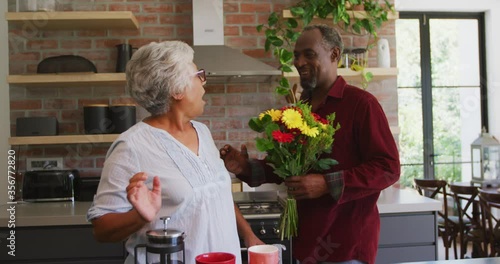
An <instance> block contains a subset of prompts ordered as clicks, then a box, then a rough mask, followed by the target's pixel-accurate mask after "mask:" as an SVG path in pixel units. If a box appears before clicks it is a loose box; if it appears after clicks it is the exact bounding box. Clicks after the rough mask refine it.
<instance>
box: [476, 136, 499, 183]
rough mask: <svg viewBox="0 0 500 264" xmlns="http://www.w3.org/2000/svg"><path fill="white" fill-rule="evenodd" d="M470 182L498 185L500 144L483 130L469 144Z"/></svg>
mask: <svg viewBox="0 0 500 264" xmlns="http://www.w3.org/2000/svg"><path fill="white" fill-rule="evenodd" d="M471 157H472V182H475V183H481V184H483V185H484V184H492V185H495V186H496V185H498V184H499V183H500V143H499V142H498V140H497V139H496V138H495V137H493V136H491V135H490V134H489V133H487V132H486V129H485V128H483V131H482V133H481V134H480V135H479V138H477V139H476V140H474V142H472V144H471Z"/></svg>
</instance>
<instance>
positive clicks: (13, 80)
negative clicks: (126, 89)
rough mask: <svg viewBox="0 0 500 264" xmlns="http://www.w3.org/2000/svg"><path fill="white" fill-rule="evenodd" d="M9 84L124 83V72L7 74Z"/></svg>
mask: <svg viewBox="0 0 500 264" xmlns="http://www.w3.org/2000/svg"><path fill="white" fill-rule="evenodd" d="M7 82H8V83H9V84H17V85H29V86H49V85H78V84H85V85H98V84H100V85H105V84H125V82H126V78H125V73H121V72H120V73H54V74H52V73H47V74H23V75H9V76H7Z"/></svg>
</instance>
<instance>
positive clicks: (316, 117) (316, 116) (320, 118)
mask: <svg viewBox="0 0 500 264" xmlns="http://www.w3.org/2000/svg"><path fill="white" fill-rule="evenodd" d="M311 114H312V116H313V117H314V121H317V122H320V123H322V124H325V125H328V120H326V119H324V118H323V117H321V116H319V115H318V114H316V113H311Z"/></svg>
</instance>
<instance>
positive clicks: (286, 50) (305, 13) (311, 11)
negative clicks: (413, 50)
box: [257, 0, 394, 102]
mask: <svg viewBox="0 0 500 264" xmlns="http://www.w3.org/2000/svg"><path fill="white" fill-rule="evenodd" d="M359 9H362V10H363V11H364V12H361V13H360V12H358V11H356V10H359ZM290 12H291V14H292V17H288V18H283V17H282V16H281V15H278V14H277V13H276V12H273V13H271V14H270V15H269V18H268V20H267V23H266V24H262V25H258V26H257V30H258V31H259V32H261V31H262V30H264V32H265V36H266V42H265V47H264V48H265V50H266V51H269V50H271V49H272V52H273V55H274V56H275V57H276V58H277V59H278V61H279V64H280V68H281V70H282V71H283V72H292V71H293V70H292V65H293V64H292V62H293V52H292V49H293V45H294V43H295V42H296V41H297V38H298V37H299V34H300V33H299V32H298V31H299V30H298V27H299V21H301V22H302V25H303V26H306V25H308V24H309V23H310V22H311V21H312V20H313V18H316V17H317V18H320V19H331V21H332V22H333V24H334V25H337V26H338V27H339V28H341V29H343V30H345V31H347V32H349V33H352V34H359V35H368V37H369V38H371V37H373V38H374V39H376V38H377V29H378V28H379V27H380V26H381V25H382V23H383V22H384V21H387V20H388V15H389V13H390V12H394V7H393V5H392V4H390V3H389V2H388V0H385V4H384V5H381V4H379V2H378V0H301V1H299V2H298V3H296V4H295V5H294V6H292V7H291V8H290ZM370 47H371V45H370V41H368V46H367V50H369V48H370ZM350 68H351V69H352V70H356V71H361V73H362V74H361V75H362V76H363V86H366V84H367V83H368V82H369V81H370V80H371V78H372V77H373V75H372V74H371V73H369V72H365V71H364V68H365V65H361V64H359V63H354V64H353V66H351V67H350ZM291 90H292V88H291V87H290V83H289V82H288V79H286V78H285V77H283V78H281V80H280V81H279V84H278V87H277V88H276V91H277V92H278V93H279V94H281V95H289V96H287V98H290V97H291V100H292V102H295V101H296V98H295V95H294V94H292V93H291ZM290 95H291V96H290Z"/></svg>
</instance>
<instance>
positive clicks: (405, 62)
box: [396, 12, 488, 187]
mask: <svg viewBox="0 0 500 264" xmlns="http://www.w3.org/2000/svg"><path fill="white" fill-rule="evenodd" d="M399 15H400V19H398V20H397V21H396V43H397V52H396V54H397V66H398V70H399V74H398V100H399V103H398V104H399V105H398V114H399V125H400V128H401V133H400V136H399V145H400V157H401V165H402V171H401V179H400V183H401V185H403V186H407V187H410V186H412V183H413V179H414V178H430V179H443V180H446V181H448V182H459V181H470V179H471V147H470V145H471V143H472V142H473V141H474V140H475V139H476V138H477V137H478V135H479V134H480V133H481V129H482V127H485V128H486V129H487V128H488V123H487V120H488V118H487V111H486V109H487V98H486V96H485V95H486V94H487V93H486V89H487V87H486V77H485V76H486V72H485V65H486V58H485V55H484V54H485V50H484V49H485V41H484V14H483V13H421V12H418V13H417V12H400V14H399Z"/></svg>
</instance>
